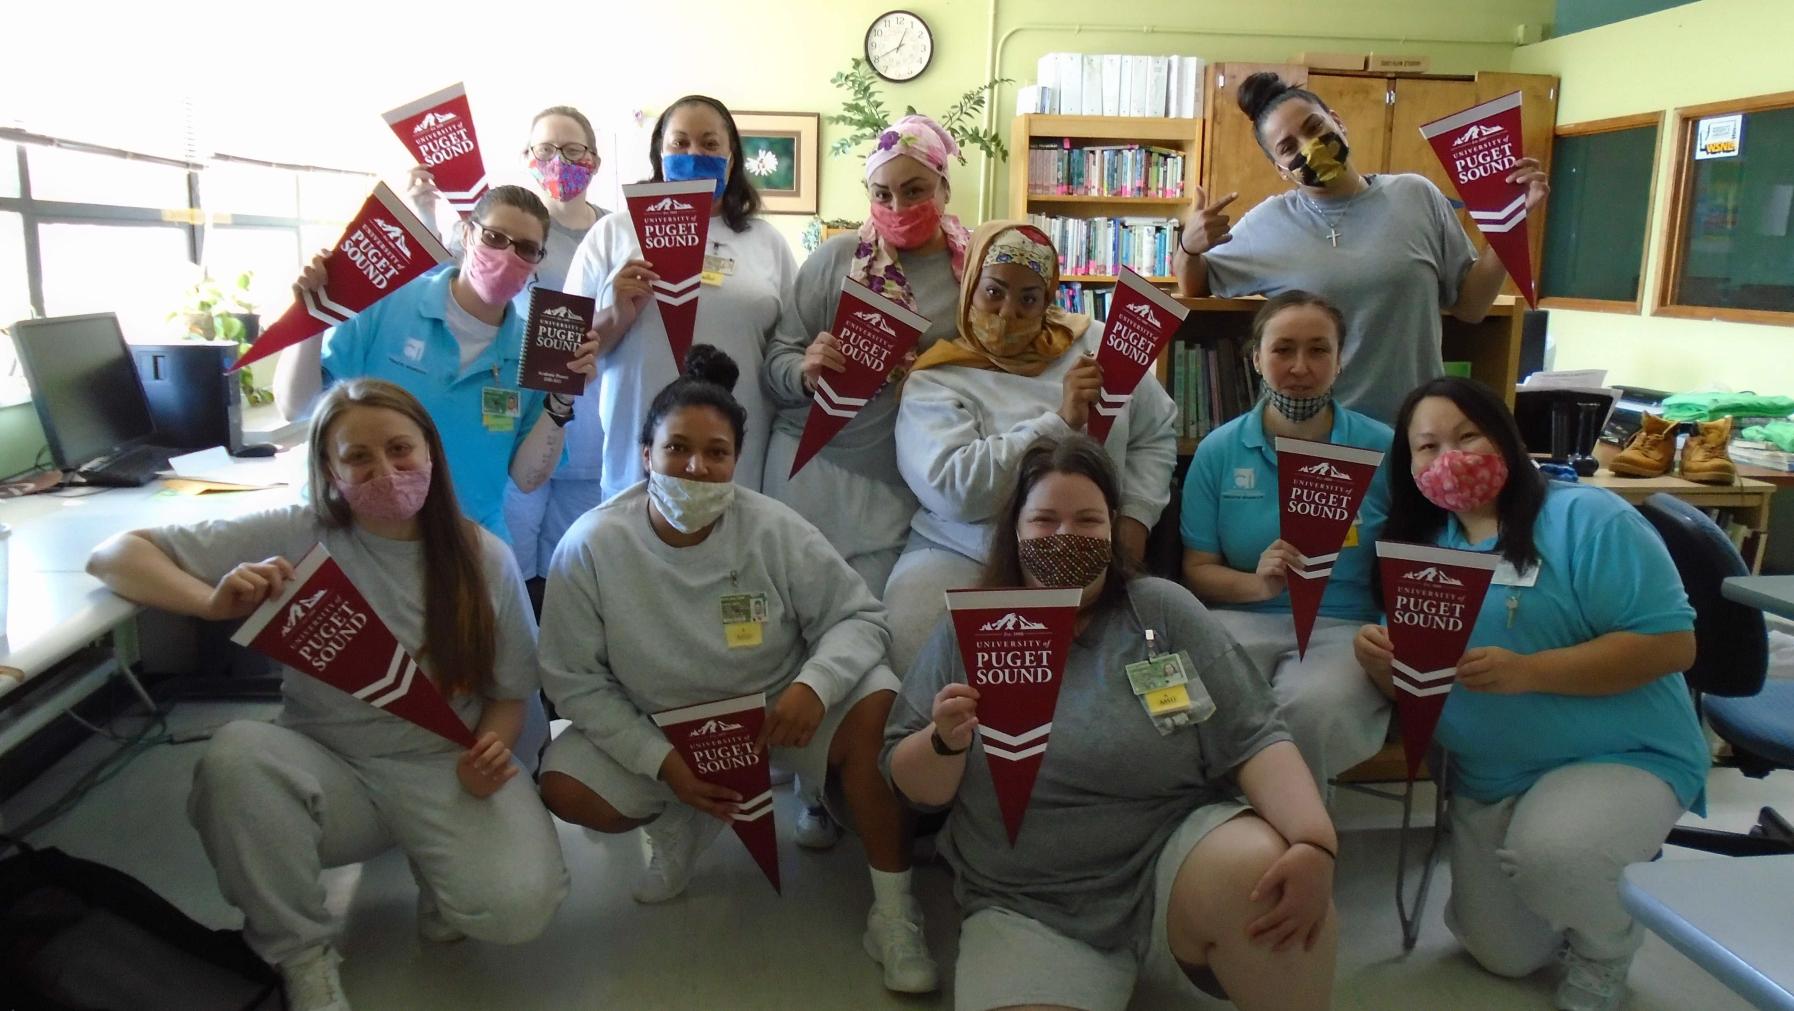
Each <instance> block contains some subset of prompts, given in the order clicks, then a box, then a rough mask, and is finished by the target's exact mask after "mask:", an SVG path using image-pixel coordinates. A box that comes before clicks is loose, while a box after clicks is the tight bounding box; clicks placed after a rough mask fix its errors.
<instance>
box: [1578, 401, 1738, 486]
mask: <svg viewBox="0 0 1794 1011" xmlns="http://www.w3.org/2000/svg"><path fill="white" fill-rule="evenodd" d="M1695 424H1696V431H1695V433H1694V434H1693V435H1690V436H1689V437H1688V440H1687V441H1686V442H1685V443H1683V445H1682V478H1683V480H1686V481H1699V482H1700V483H1702V484H1731V483H1732V482H1734V481H1736V480H1737V479H1738V468H1737V467H1735V466H1733V464H1732V458H1731V456H1730V454H1729V453H1728V452H1727V451H1726V446H1727V444H1728V443H1730V442H1731V440H1732V419H1730V418H1721V419H1719V420H1718V421H1701V422H1696V423H1695ZM1676 427H1677V425H1676V423H1675V422H1673V421H1668V420H1665V419H1664V418H1660V417H1658V416H1657V415H1655V414H1647V415H1645V416H1644V424H1643V425H1642V426H1640V427H1639V429H1638V431H1637V432H1635V433H1633V435H1632V440H1631V441H1630V442H1628V443H1626V448H1625V449H1624V450H1623V451H1621V453H1620V455H1619V456H1616V457H1614V458H1613V463H1611V464H1609V465H1608V469H1610V470H1612V471H1613V472H1614V473H1615V474H1617V475H1619V476H1620V477H1662V476H1663V475H1665V474H1668V473H1669V472H1670V468H1671V467H1672V466H1673V465H1674V464H1675V462H1676Z"/></svg>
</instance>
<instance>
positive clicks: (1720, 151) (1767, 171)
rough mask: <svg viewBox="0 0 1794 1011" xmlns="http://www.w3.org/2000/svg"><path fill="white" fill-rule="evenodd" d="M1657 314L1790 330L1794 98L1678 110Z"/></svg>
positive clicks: (1793, 322)
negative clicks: (1672, 187)
mask: <svg viewBox="0 0 1794 1011" xmlns="http://www.w3.org/2000/svg"><path fill="white" fill-rule="evenodd" d="M1676 118H1677V137H1676V190H1675V198H1674V201H1673V205H1672V207H1673V211H1672V213H1673V215H1674V217H1673V218H1672V219H1671V222H1670V229H1669V233H1668V235H1667V236H1666V240H1665V241H1666V246H1665V257H1664V270H1663V271H1662V290H1661V291H1660V292H1659V296H1658V301H1659V303H1660V304H1659V305H1658V307H1657V309H1656V310H1655V312H1656V313H1657V314H1658V315H1663V316H1676V317H1682V318H1691V319H1726V320H1735V321H1739V322H1747V323H1775V324H1780V325H1782V326H1794V92H1789V93H1785V94H1780V95H1769V96H1765V97H1762V98H1755V99H1745V100H1741V101H1733V102H1721V103H1715V104H1713V105H1704V106H1694V107H1691V108H1686V109H1678V110H1676Z"/></svg>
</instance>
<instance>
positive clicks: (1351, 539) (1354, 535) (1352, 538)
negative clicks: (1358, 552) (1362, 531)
mask: <svg viewBox="0 0 1794 1011" xmlns="http://www.w3.org/2000/svg"><path fill="white" fill-rule="evenodd" d="M1357 546H1358V521H1357V520H1353V521H1352V528H1351V529H1350V530H1347V531H1346V536H1345V543H1344V544H1341V545H1340V546H1339V547H1340V549H1341V550H1344V549H1345V548H1355V547H1357Z"/></svg>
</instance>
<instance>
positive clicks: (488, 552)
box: [146, 504, 537, 757]
mask: <svg viewBox="0 0 1794 1011" xmlns="http://www.w3.org/2000/svg"><path fill="white" fill-rule="evenodd" d="M146 533H147V534H148V536H149V539H150V541H151V542H152V543H154V544H155V545H156V546H157V547H159V548H161V549H162V550H163V551H164V552H165V553H167V555H168V556H169V557H170V558H172V559H174V562H175V564H176V565H178V566H180V567H181V568H182V569H184V570H185V571H186V572H187V573H188V574H190V575H192V576H194V577H195V578H197V579H200V580H202V581H204V582H206V583H211V584H213V585H217V583H218V581H219V580H220V579H223V578H224V575H225V573H227V572H229V571H230V570H231V569H234V568H236V567H237V566H238V565H240V564H242V563H244V562H259V561H261V560H262V559H264V558H269V557H271V556H274V555H279V556H280V557H282V558H285V559H286V560H287V561H289V562H292V563H293V564H295V565H297V564H298V563H299V560H300V559H301V558H304V557H305V555H306V553H307V552H309V551H310V550H311V548H312V545H314V544H317V543H319V542H320V541H321V542H323V544H324V548H325V550H327V551H329V552H330V557H331V558H333V559H335V560H336V563H337V564H338V565H340V566H341V567H342V570H343V574H344V575H346V576H348V577H349V581H350V582H351V583H353V584H355V588H356V589H357V590H360V591H361V593H362V595H363V596H365V597H366V598H367V600H368V604H369V605H370V606H372V607H373V609H374V613H375V614H378V615H379V616H380V620H381V621H384V622H385V623H386V625H387V627H388V628H390V629H391V630H392V633H393V635H394V636H395V637H396V638H397V639H398V640H399V643H400V645H403V646H404V647H405V648H406V649H407V650H409V651H410V652H411V654H412V656H417V655H418V654H419V647H421V646H422V644H423V639H424V554H423V542H422V541H395V540H389V539H387V538H384V537H376V536H374V535H373V534H370V533H368V532H367V531H365V530H363V529H361V528H360V527H354V526H352V527H350V528H348V529H346V530H333V529H329V528H326V527H324V526H322V525H320V524H319V523H318V522H317V519H316V517H315V514H314V513H313V512H312V511H311V507H310V506H308V505H304V504H294V505H289V506H284V507H281V508H278V509H270V510H267V511H266V512H259V513H252V514H250V515H248V516H241V517H237V518H234V519H224V520H206V521H203V522H200V523H194V524H190V525H183V526H166V527H157V528H155V529H153V530H149V531H146ZM479 539H480V552H481V557H480V563H481V569H482V574H483V575H484V576H485V578H486V589H487V592H488V594H490V596H491V598H492V610H493V613H494V616H495V618H496V619H497V620H496V622H495V632H496V634H497V642H496V643H495V646H494V664H493V672H492V673H493V680H492V688H491V690H490V692H489V693H488V696H489V697H490V698H493V699H522V698H527V697H528V696H529V695H530V694H531V693H533V692H534V691H535V690H536V687H537V678H536V620H535V617H534V616H533V615H532V614H531V612H530V605H529V598H528V596H527V595H526V594H525V593H524V589H523V580H522V578H521V577H520V576H518V574H517V561H516V559H515V558H513V557H512V555H511V549H510V548H509V547H508V546H507V545H506V544H505V543H504V542H503V541H501V540H499V539H498V537H497V536H495V535H493V534H492V533H490V532H488V531H486V530H484V529H481V530H480V531H479ZM420 664H421V666H422V668H423V670H424V672H425V673H429V671H430V663H429V662H428V661H427V660H422V661H420ZM280 691H281V696H282V698H283V700H284V702H285V705H284V706H283V707H282V708H281V713H280V717H279V722H280V723H281V725H283V726H287V727H292V728H294V729H296V730H302V731H304V732H305V733H307V734H309V735H310V736H312V737H314V738H317V739H318V740H320V741H321V742H323V743H324V744H325V745H327V746H329V747H331V748H333V749H335V750H337V751H339V752H341V753H346V754H352V755H360V756H364V757H365V756H372V755H400V754H416V753H420V752H438V751H442V750H444V749H453V748H454V745H452V744H450V743H449V742H448V741H446V740H444V739H443V738H441V737H438V736H437V735H436V734H434V733H431V732H430V731H428V730H425V729H424V728H422V727H420V726H417V725H416V724H414V723H411V722H410V721H409V720H405V719H403V718H401V717H398V716H394V715H392V714H391V713H388V712H386V711H385V710H383V709H376V708H375V707H373V706H370V705H368V704H367V703H365V702H363V701H361V700H360V699H357V698H355V697H353V696H351V695H349V694H347V693H345V692H342V691H340V690H338V689H336V688H332V687H331V686H329V685H327V684H325V683H324V682H322V681H319V680H318V679H317V678H314V677H311V676H309V675H306V674H302V673H300V672H299V671H296V670H293V669H292V668H290V667H286V666H282V667H281V685H280ZM449 703H450V705H452V706H453V707H454V709H455V713H456V715H458V716H460V717H461V720H462V722H464V723H466V724H467V725H468V726H469V727H473V726H474V725H475V724H477V723H478V722H479V717H480V711H481V710H482V709H483V708H484V707H485V700H484V699H481V698H478V697H475V696H473V695H467V694H463V695H459V696H456V697H454V698H452V699H450V700H449Z"/></svg>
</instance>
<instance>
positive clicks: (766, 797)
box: [734, 790, 772, 821]
mask: <svg viewBox="0 0 1794 1011" xmlns="http://www.w3.org/2000/svg"><path fill="white" fill-rule="evenodd" d="M771 813H772V791H771V790H768V791H766V792H765V793H763V794H761V795H760V796H758V797H754V798H752V799H750V800H744V801H742V802H741V806H740V807H739V808H737V809H736V810H735V815H734V818H735V820H736V821H759V820H760V819H762V818H764V817H766V816H767V815H769V814H771Z"/></svg>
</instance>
